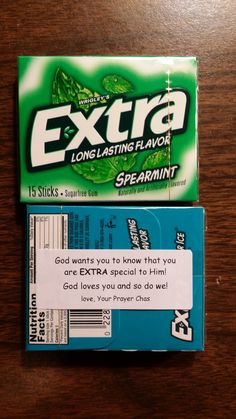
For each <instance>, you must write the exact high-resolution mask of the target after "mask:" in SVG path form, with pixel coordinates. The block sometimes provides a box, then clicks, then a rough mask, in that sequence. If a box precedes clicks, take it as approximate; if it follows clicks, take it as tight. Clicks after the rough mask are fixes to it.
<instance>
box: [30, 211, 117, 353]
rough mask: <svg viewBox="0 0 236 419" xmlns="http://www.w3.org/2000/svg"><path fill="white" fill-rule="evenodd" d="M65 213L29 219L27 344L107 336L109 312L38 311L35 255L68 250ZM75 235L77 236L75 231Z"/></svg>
mask: <svg viewBox="0 0 236 419" xmlns="http://www.w3.org/2000/svg"><path fill="white" fill-rule="evenodd" d="M68 218H69V216H68V214H30V216H29V268H28V269H29V287H28V290H29V291H28V296H29V297H28V298H29V343H30V344H64V345H65V344H67V343H68V338H69V337H71V338H78V337H110V336H111V322H112V319H111V317H112V316H111V310H104V309H97V310H65V309H61V310H57V309H54V310H49V309H48V310H45V309H38V308H37V275H36V269H37V266H36V252H37V251H38V250H41V249H52V250H53V249H55V250H58V249H67V248H68V224H69V220H68ZM77 234H79V233H78V232H77Z"/></svg>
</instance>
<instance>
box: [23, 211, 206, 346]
mask: <svg viewBox="0 0 236 419" xmlns="http://www.w3.org/2000/svg"><path fill="white" fill-rule="evenodd" d="M131 224H132V227H133V228H132V229H130V225H131ZM204 228H205V227H204V209H203V208H201V207H191V208H190V207H184V208H183V207H182V208H179V207H178V208H176V207H171V208H169V207H168V208H167V207H106V206H104V207H101V206H64V205H63V206H59V205H55V206H54V205H52V206H49V205H47V206H44V205H28V206H27V276H26V290H27V296H26V300H27V304H26V349H27V350H30V351H35V350H40V351H41V350H78V349H94V350H153V351H169V350H172V351H173V350H184V351H202V350H203V349H204ZM143 232H145V234H146V237H148V246H147V240H146V241H145V242H143V241H142V234H143ZM147 248H149V249H167V250H171V249H173V250H183V249H186V250H188V249H189V250H191V251H192V257H193V262H192V298H193V306H192V308H191V309H190V310H180V309H178V310H176V309H175V310H174V309H168V310H124V309H121V310H111V309H107V310H106V309H101V310H98V309H96V310H91V309H89V310H81V309H78V310H65V309H63V310H55V309H54V310H50V309H47V310H42V309H38V308H37V275H36V272H37V266H36V255H37V250H38V249H133V250H135V249H142V250H145V249H147Z"/></svg>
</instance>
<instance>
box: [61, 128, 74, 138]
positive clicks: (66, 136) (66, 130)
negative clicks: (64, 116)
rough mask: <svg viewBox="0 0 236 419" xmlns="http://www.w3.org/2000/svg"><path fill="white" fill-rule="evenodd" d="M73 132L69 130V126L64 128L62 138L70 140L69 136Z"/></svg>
mask: <svg viewBox="0 0 236 419" xmlns="http://www.w3.org/2000/svg"><path fill="white" fill-rule="evenodd" d="M73 132H75V130H74V129H70V126H68V127H65V129H64V131H63V134H64V137H65V138H66V139H67V140H68V139H69V138H70V135H71V134H73Z"/></svg>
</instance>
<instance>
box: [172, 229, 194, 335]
mask: <svg viewBox="0 0 236 419" xmlns="http://www.w3.org/2000/svg"><path fill="white" fill-rule="evenodd" d="M175 245H176V246H175V247H176V249H177V250H183V249H185V248H186V234H185V233H184V232H183V231H176V238H175ZM174 316H175V318H174V320H173V321H172V322H171V335H172V336H173V337H175V338H177V339H180V340H185V341H188V342H192V340H193V328H192V327H191V326H190V322H189V317H190V310H175V311H174Z"/></svg>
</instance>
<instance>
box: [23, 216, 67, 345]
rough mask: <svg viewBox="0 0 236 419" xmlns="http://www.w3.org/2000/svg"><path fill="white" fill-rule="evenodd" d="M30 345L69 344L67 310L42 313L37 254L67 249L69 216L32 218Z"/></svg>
mask: <svg viewBox="0 0 236 419" xmlns="http://www.w3.org/2000/svg"><path fill="white" fill-rule="evenodd" d="M29 230H30V236H29V342H30V343H31V344H67V343H68V312H67V310H38V309H37V283H36V252H37V250H38V249H66V248H67V246H68V235H67V232H68V215H67V214H44V215H37V214H34V215H33V214H32V215H30V216H29Z"/></svg>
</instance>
